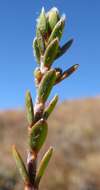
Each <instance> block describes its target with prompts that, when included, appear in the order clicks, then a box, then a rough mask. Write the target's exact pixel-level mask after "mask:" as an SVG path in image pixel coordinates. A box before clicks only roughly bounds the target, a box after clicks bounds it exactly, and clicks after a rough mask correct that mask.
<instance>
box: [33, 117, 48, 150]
mask: <svg viewBox="0 0 100 190" xmlns="http://www.w3.org/2000/svg"><path fill="white" fill-rule="evenodd" d="M47 132H48V125H47V123H46V121H45V120H43V119H40V120H39V121H38V122H37V123H36V124H35V125H33V127H32V128H31V131H30V135H29V145H30V148H31V149H32V150H34V151H35V152H36V153H37V152H38V151H39V150H40V149H41V147H42V146H43V144H44V142H45V140H46V137H47Z"/></svg>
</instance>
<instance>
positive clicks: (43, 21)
mask: <svg viewBox="0 0 100 190" xmlns="http://www.w3.org/2000/svg"><path fill="white" fill-rule="evenodd" d="M38 30H40V31H41V33H42V35H43V36H44V37H45V35H46V33H47V32H48V23H47V18H46V15H45V10H44V7H43V8H42V10H41V13H40V16H39V18H38V21H37V32H38Z"/></svg>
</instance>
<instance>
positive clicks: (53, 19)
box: [47, 7, 60, 31]
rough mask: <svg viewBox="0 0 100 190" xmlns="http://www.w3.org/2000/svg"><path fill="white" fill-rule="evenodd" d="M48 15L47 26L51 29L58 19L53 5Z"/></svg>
mask: <svg viewBox="0 0 100 190" xmlns="http://www.w3.org/2000/svg"><path fill="white" fill-rule="evenodd" d="M47 17H48V23H49V27H50V29H51V31H52V30H53V28H54V27H55V25H56V24H57V22H58V21H59V19H60V16H59V11H58V9H57V8H56V7H53V8H52V9H51V10H50V11H49V12H48V14H47Z"/></svg>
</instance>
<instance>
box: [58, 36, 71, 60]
mask: <svg viewBox="0 0 100 190" xmlns="http://www.w3.org/2000/svg"><path fill="white" fill-rule="evenodd" d="M72 43H73V39H70V40H69V41H68V42H66V43H65V44H64V45H63V46H62V47H61V48H59V50H58V54H57V56H56V58H55V59H58V58H59V57H61V56H62V55H64V54H65V53H66V52H67V51H68V49H69V48H70V47H71V45H72Z"/></svg>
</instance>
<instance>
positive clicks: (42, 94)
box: [38, 69, 56, 103]
mask: <svg viewBox="0 0 100 190" xmlns="http://www.w3.org/2000/svg"><path fill="white" fill-rule="evenodd" d="M55 80H56V72H55V70H53V69H52V70H50V71H47V72H46V74H45V75H44V76H43V78H42V80H41V82H40V85H39V88H38V100H39V102H42V103H45V101H46V100H47V98H48V96H49V94H50V92H51V89H52V88H53V85H54V83H55Z"/></svg>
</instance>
